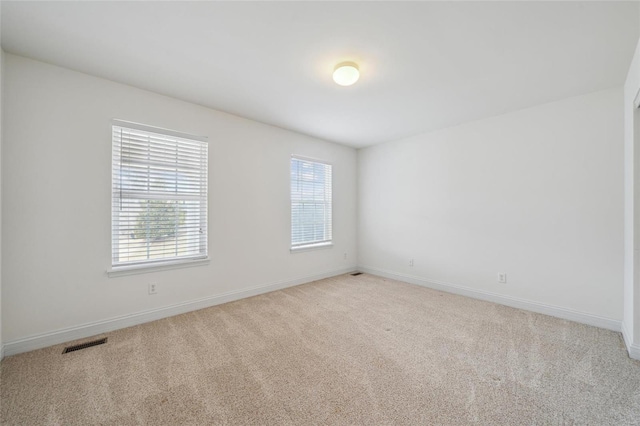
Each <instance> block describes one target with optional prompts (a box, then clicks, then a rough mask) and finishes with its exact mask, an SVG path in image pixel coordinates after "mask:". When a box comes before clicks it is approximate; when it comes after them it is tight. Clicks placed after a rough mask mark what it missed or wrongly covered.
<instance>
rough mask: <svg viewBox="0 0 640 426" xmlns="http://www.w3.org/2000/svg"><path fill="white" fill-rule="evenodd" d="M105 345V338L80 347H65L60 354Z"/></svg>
mask: <svg viewBox="0 0 640 426" xmlns="http://www.w3.org/2000/svg"><path fill="white" fill-rule="evenodd" d="M105 343H107V338H106V337H105V338H104V339H98V340H92V341H90V342H87V343H82V344H80V345H75V346H67V347H66V348H64V351H62V353H63V354H66V353H69V352H73V351H79V350H80V349H86V348H90V347H91V346H98V345H104V344H105Z"/></svg>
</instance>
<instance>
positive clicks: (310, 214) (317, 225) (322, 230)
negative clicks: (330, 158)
mask: <svg viewBox="0 0 640 426" xmlns="http://www.w3.org/2000/svg"><path fill="white" fill-rule="evenodd" d="M331 200H332V196H331V165H330V164H324V163H319V162H316V161H311V160H305V159H302V158H297V157H292V158H291V248H300V247H304V246H309V245H315V244H322V243H330V242H331V239H332V208H331Z"/></svg>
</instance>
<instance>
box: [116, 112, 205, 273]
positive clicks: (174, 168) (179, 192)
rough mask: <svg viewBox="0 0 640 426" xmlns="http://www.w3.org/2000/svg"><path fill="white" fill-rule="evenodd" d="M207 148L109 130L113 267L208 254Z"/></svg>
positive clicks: (153, 134)
mask: <svg viewBox="0 0 640 426" xmlns="http://www.w3.org/2000/svg"><path fill="white" fill-rule="evenodd" d="M207 155H208V153H207V144H206V142H202V141H197V140H190V139H186V138H181V137H174V136H170V135H163V134H161V133H157V132H151V131H144V130H139V129H129V128H126V127H123V126H115V125H114V126H113V161H112V165H113V171H112V183H113V186H112V203H113V204H112V266H114V267H117V266H125V265H133V264H142V263H152V262H153V263H156V262H161V261H167V260H177V259H192V258H204V257H206V256H207V242H206V238H207V232H206V230H207V210H206V209H207V162H208V158H207Z"/></svg>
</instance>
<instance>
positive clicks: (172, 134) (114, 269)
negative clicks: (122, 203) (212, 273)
mask: <svg viewBox="0 0 640 426" xmlns="http://www.w3.org/2000/svg"><path fill="white" fill-rule="evenodd" d="M117 127H121V128H124V129H129V130H133V131H141V132H146V133H153V134H156V135H160V136H163V137H169V138H177V139H184V140H187V141H192V142H198V143H204V144H206V145H207V146H206V149H205V158H201V163H202V164H204V168H205V170H204V171H203V170H202V169H199V173H200V174H202V173H203V172H204V187H205V188H204V200H202V202H204V212H202V214H201V217H200V220H199V221H198V222H196V223H199V224H200V225H202V224H204V226H201V227H202V228H204V233H203V237H201V238H200V247H199V253H198V254H196V255H191V256H182V257H179V256H172V257H166V258H162V259H145V260H140V261H135V262H129V263H127V262H123V263H120V264H118V263H117V262H116V257H115V256H116V252H117V249H118V247H116V244H117V241H116V238H114V237H115V235H116V232H117V230H116V227H117V226H119V224H120V222H121V221H120V219H119V216H118V215H117V214H116V211H115V209H114V203H115V202H116V201H117V200H120V199H121V198H120V194H118V193H116V191H117V188H120V187H118V186H117V185H116V181H115V179H116V175H115V173H114V170H115V168H116V152H115V150H116V139H115V137H114V131H115V128H117ZM110 130H111V179H110V183H111V204H110V209H111V223H110V228H109V230H110V242H111V244H110V248H111V250H110V262H109V264H110V267H109V268H108V269H107V275H108V276H110V277H113V276H120V275H129V274H139V273H146V272H154V271H160V270H165V269H175V268H185V267H191V266H199V265H204V264H208V263H209V235H208V233H209V227H208V221H209V220H208V215H209V146H208V138H207V137H206V136H196V135H191V134H187V133H183V132H178V131H175V130H169V129H164V128H161V127H154V126H149V125H145V124H140V123H134V122H130V121H124V120H118V119H113V120H111V123H110ZM120 143H122V141H120ZM177 143H178V142H176V144H177ZM119 161H121V157H119ZM118 164H121V163H118ZM183 167H184V166H183ZM134 192H135V191H134ZM182 197H186V196H185V195H182ZM134 198H137V197H134ZM140 199H141V200H143V199H144V198H143V197H141V198H140ZM153 199H159V198H154V197H149V198H148V200H153ZM175 199H181V198H180V197H179V196H176V198H175ZM184 200H186V198H184ZM202 239H204V241H202Z"/></svg>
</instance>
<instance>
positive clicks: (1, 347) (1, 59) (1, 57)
mask: <svg viewBox="0 0 640 426" xmlns="http://www.w3.org/2000/svg"><path fill="white" fill-rule="evenodd" d="M1 8H2V4H0V9H1ZM0 22H2V19H1V18H0ZM0 34H2V30H0ZM1 46H2V40H1V37H0V360H2V358H4V345H3V344H2V244H1V242H2V103H3V101H2V80H3V78H4V72H3V71H2V68H3V64H4V52H3V51H2V47H1Z"/></svg>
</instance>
